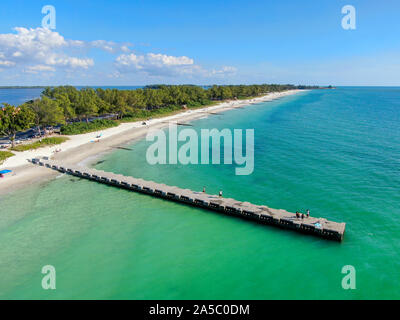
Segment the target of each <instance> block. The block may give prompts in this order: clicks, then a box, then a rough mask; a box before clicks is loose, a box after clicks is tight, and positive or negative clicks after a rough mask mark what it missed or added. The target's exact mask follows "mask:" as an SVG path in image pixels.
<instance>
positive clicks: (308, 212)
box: [306, 209, 310, 218]
mask: <svg viewBox="0 0 400 320" xmlns="http://www.w3.org/2000/svg"><path fill="white" fill-rule="evenodd" d="M306 215H307V218H309V217H310V210H309V209H307V210H306Z"/></svg>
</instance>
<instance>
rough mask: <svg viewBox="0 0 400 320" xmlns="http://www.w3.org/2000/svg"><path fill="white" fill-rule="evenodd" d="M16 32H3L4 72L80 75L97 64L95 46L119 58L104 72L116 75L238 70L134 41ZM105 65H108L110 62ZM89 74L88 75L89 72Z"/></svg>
mask: <svg viewBox="0 0 400 320" xmlns="http://www.w3.org/2000/svg"><path fill="white" fill-rule="evenodd" d="M14 31H15V32H14V33H4V34H0V68H1V69H2V70H3V71H4V70H9V73H10V74H11V73H13V74H14V75H15V74H20V72H23V73H31V74H37V73H41V72H42V73H49V72H50V73H52V72H57V71H63V72H64V76H68V74H69V75H70V74H75V76H77V75H78V73H76V72H73V71H76V70H79V69H80V70H84V71H85V70H87V69H89V68H91V67H93V66H94V65H95V62H94V60H93V59H92V58H91V57H88V55H89V53H90V51H91V49H95V50H102V51H105V52H108V53H110V54H112V55H113V56H114V57H115V58H114V65H113V68H112V67H111V68H110V66H108V68H109V69H108V70H107V71H106V70H104V71H102V72H103V73H105V74H110V75H112V77H117V76H121V75H122V74H126V75H129V74H141V75H142V76H146V77H147V76H150V77H176V79H178V78H179V79H182V78H194V77H201V78H207V77H216V78H219V77H223V76H225V75H232V74H234V73H235V72H236V69H235V68H233V67H229V66H226V67H222V68H221V69H212V70H208V69H205V68H203V67H202V66H200V65H198V64H195V62H194V60H193V59H192V58H190V57H187V56H171V55H166V54H162V53H147V54H135V53H133V52H132V50H131V49H130V47H131V46H132V44H130V43H128V42H125V43H118V42H113V41H106V40H94V41H82V40H76V39H65V38H64V37H63V36H62V35H61V34H59V33H58V32H56V31H52V30H50V29H46V28H23V27H16V28H14ZM104 65H106V66H107V63H105V64H104ZM101 67H103V65H102V66H101ZM101 67H99V68H100V70H101ZM106 68H107V67H106ZM93 72H96V70H94V71H93ZM97 72H98V70H97ZM85 74H86V75H87V72H86V71H85ZM92 75H93V74H92ZM79 76H80V75H79Z"/></svg>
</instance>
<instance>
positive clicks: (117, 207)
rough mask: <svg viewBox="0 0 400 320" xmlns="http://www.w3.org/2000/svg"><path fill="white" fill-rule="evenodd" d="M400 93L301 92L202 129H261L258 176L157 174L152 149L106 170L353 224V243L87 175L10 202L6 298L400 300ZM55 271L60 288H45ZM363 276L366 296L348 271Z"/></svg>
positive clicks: (2, 266) (109, 163)
mask: <svg viewBox="0 0 400 320" xmlns="http://www.w3.org/2000/svg"><path fill="white" fill-rule="evenodd" d="M399 121H400V88H339V89H337V90H320V91H311V92H307V93H301V94H299V95H296V96H291V97H286V98H284V99H281V100H277V101H273V102H268V103H262V104H258V105H254V106H250V107H248V108H245V109H237V110H232V111H228V112H225V113H224V114H223V115H219V116H210V117H209V118H207V119H201V120H197V121H194V122H193V125H194V128H195V129H196V130H200V129H201V128H218V129H222V128H242V129H246V128H254V129H255V157H254V158H255V169H254V172H253V174H252V175H249V176H236V175H235V174H234V172H235V171H234V170H235V167H236V166H235V165H188V166H184V165H156V166H150V165H149V164H147V162H146V159H145V153H146V150H147V147H148V146H149V143H148V142H146V141H140V142H136V143H133V144H131V145H130V147H131V148H132V149H133V151H127V150H118V151H116V152H113V153H112V154H109V155H108V156H105V157H104V159H102V162H100V163H98V164H97V165H96V167H97V168H99V169H102V170H106V171H113V172H116V173H122V174H126V175H133V176H136V177H142V178H145V179H151V180H154V181H158V182H163V183H166V184H171V185H177V186H180V187H185V188H192V189H195V190H201V189H202V188H203V186H204V185H205V186H206V187H207V192H208V193H217V192H218V191H219V189H222V190H223V191H224V196H226V197H233V198H236V199H239V200H247V201H250V202H254V203H258V204H266V205H268V206H270V207H274V208H284V209H287V210H290V211H297V210H304V209H306V208H309V209H310V210H311V214H312V215H314V216H322V217H325V218H328V219H331V220H334V221H338V222H341V221H344V222H346V223H347V228H346V234H345V239H344V241H343V242H342V243H336V242H331V241H326V240H322V239H319V238H315V237H311V236H305V235H302V234H297V233H294V232H290V231H284V230H280V229H276V228H273V227H268V226H261V225H257V224H255V223H252V222H247V221H243V220H240V219H234V218H230V217H225V216H223V215H219V214H216V213H212V212H208V211H203V210H200V209H196V208H189V207H186V206H182V205H179V204H176V203H169V202H166V201H163V200H160V199H154V198H151V197H149V196H145V195H139V194H135V193H132V192H129V191H125V190H119V189H116V188H112V187H107V186H104V185H99V184H96V183H92V182H89V181H85V180H79V179H77V178H73V177H68V176H63V177H60V178H58V179H55V180H53V181H51V182H48V183H45V184H42V185H39V186H35V187H31V188H28V189H25V190H21V191H18V192H16V193H14V194H12V195H7V196H2V197H1V209H0V243H1V246H0V298H8V299H21V298H40V299H42V298H43V299H61V298H72V299H79V298H89V299H101V298H104V299H214V298H215V299H312V298H314V299H374V298H376V299H383V298H389V299H390V298H397V299H399V298H400V257H399V253H400V241H399V240H400V232H399V231H400V230H399V229H400V227H399V225H400V209H399V203H400V194H399V184H400V174H399V165H400V160H399V159H400V131H399V129H398V124H399ZM49 264H50V265H53V266H54V267H55V268H56V271H57V289H56V290H53V291H45V290H43V289H42V288H41V279H42V276H43V275H42V274H41V268H42V267H43V266H44V265H49ZM345 265H352V266H354V267H355V270H356V290H344V289H342V286H341V282H342V278H343V276H344V275H343V274H342V273H341V269H342V267H343V266H345Z"/></svg>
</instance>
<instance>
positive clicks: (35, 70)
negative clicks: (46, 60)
mask: <svg viewBox="0 0 400 320" xmlns="http://www.w3.org/2000/svg"><path fill="white" fill-rule="evenodd" d="M43 71H50V72H54V71H56V69H55V68H54V67H51V66H45V65H42V64H38V65H36V66H29V67H28V68H27V69H26V70H25V72H27V73H39V72H43Z"/></svg>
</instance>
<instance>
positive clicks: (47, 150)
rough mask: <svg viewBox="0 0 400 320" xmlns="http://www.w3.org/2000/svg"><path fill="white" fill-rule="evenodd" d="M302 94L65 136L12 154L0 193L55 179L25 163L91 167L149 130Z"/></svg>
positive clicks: (237, 102)
mask: <svg viewBox="0 0 400 320" xmlns="http://www.w3.org/2000/svg"><path fill="white" fill-rule="evenodd" d="M304 91H305V90H288V91H284V92H278V93H270V94H267V95H265V96H262V97H258V98H254V99H247V100H233V101H226V102H222V103H220V104H218V105H215V106H211V107H204V108H200V109H194V110H187V111H183V112H180V113H178V114H174V115H171V116H166V117H162V118H156V119H151V120H148V121H146V125H143V124H142V122H143V121H137V122H130V123H122V124H120V125H119V126H118V127H114V128H109V129H106V130H102V131H101V132H92V133H86V134H81V135H74V136H68V137H69V140H68V141H66V142H64V143H62V144H60V145H57V146H52V147H44V148H40V149H36V150H30V151H24V152H14V153H15V156H14V157H11V158H9V159H7V160H6V161H5V162H4V163H3V164H2V165H0V169H10V170H12V171H13V172H12V173H11V174H8V175H7V176H6V177H5V178H3V179H0V193H8V192H12V191H13V190H15V189H17V188H20V187H24V186H27V185H28V184H32V183H36V182H39V181H45V180H48V179H49V178H53V177H55V176H57V173H56V172H53V171H51V170H48V169H46V168H41V167H37V166H35V165H32V164H30V163H29V162H28V160H29V159H32V158H37V157H43V156H46V157H49V158H52V159H55V160H59V161H64V162H66V163H70V164H82V165H90V163H93V162H94V161H95V160H96V158H98V157H99V156H101V155H103V154H105V153H107V152H112V151H113V150H115V147H118V146H121V145H123V144H126V143H128V142H130V141H133V140H136V139H139V138H142V137H144V136H146V134H147V132H148V131H149V130H150V129H154V128H162V127H165V126H168V122H174V121H179V122H186V121H190V120H194V119H198V118H203V117H207V116H208V115H207V113H206V112H217V111H218V112H221V111H226V110H229V109H234V108H238V107H243V106H248V105H251V104H256V103H260V102H265V101H271V100H274V99H278V98H282V97H285V96H288V95H293V94H296V93H298V92H304ZM99 133H101V138H100V139H99V142H93V141H94V140H96V136H97V135H98V134H99ZM56 149H61V151H60V152H57V153H55V152H54V151H55V150H56Z"/></svg>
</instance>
